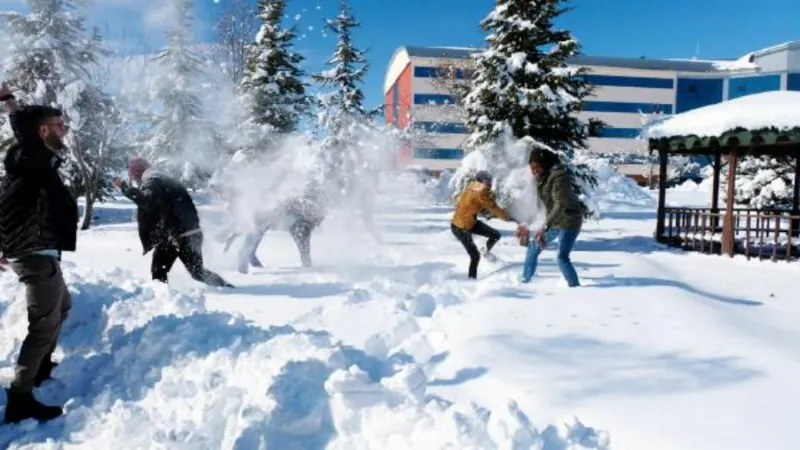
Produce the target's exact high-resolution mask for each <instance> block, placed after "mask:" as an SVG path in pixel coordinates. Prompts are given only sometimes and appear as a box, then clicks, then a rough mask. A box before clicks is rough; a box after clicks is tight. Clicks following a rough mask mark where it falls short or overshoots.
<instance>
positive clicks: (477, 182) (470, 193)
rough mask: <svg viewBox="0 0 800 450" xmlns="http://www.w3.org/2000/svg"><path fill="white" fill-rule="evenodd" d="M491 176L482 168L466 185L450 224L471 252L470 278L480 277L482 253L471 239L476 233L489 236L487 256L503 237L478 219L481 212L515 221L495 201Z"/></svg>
mask: <svg viewBox="0 0 800 450" xmlns="http://www.w3.org/2000/svg"><path fill="white" fill-rule="evenodd" d="M491 186H492V175H491V174H490V173H489V172H487V171H485V170H482V171H480V172H478V173H477V174H475V179H474V180H473V181H471V182H470V183H469V184H467V187H466V188H464V192H462V193H461V196H460V197H459V199H458V203H457V204H456V210H455V212H454V213H453V218H452V220H451V223H450V230H451V231H452V232H453V235H454V236H455V237H456V239H458V241H459V242H461V245H463V246H464V248H465V249H466V250H467V254H468V255H469V271H468V273H467V276H468V277H469V278H477V277H478V263H480V259H481V254H480V252H478V247H477V246H476V245H475V241H474V240H473V239H472V235H474V234H477V235H478V236H483V237H485V238H487V241H486V247H484V249H483V254H484V255H488V253H489V252H490V251H491V250H492V247H494V245H495V244H497V242H498V241H499V240H500V232H499V231H497V230H496V229H494V228H492V227H490V226H489V225H487V224H486V223H484V222H481V221H480V220H478V214H479V213H480V212H482V211H487V212H489V213H490V214H491V215H493V216H495V217H498V218H500V219H503V220H505V221H510V222H516V221H515V220H514V219H512V218H511V216H510V215H509V214H508V213H507V212H506V211H505V210H504V209H503V208H501V207H500V206H498V205H497V203H496V202H495V201H494V199H493V198H492V195H491Z"/></svg>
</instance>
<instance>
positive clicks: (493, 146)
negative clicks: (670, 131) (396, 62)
mask: <svg viewBox="0 0 800 450" xmlns="http://www.w3.org/2000/svg"><path fill="white" fill-rule="evenodd" d="M565 3H567V0H497V6H496V7H495V9H494V10H493V11H492V12H491V13H489V15H488V16H487V17H486V18H485V19H484V20H483V21H482V22H481V27H482V28H483V29H484V30H485V31H486V32H488V33H489V36H488V37H487V38H486V41H487V42H488V44H489V46H488V48H487V49H486V50H485V51H483V52H479V53H477V54H476V56H475V58H476V61H475V70H474V79H473V83H472V86H471V91H470V92H469V94H467V96H466V97H465V99H464V106H465V109H466V112H467V125H468V127H469V128H470V131H471V134H470V136H469V138H468V139H467V142H466V143H465V147H466V148H467V149H468V150H479V151H484V152H485V153H487V155H486V157H487V159H488V160H489V161H490V162H492V163H493V164H497V161H503V160H505V161H506V163H507V164H506V166H508V165H509V164H518V160H524V159H525V155H511V161H509V160H508V159H509V158H508V157H509V155H508V154H507V149H506V148H505V147H506V146H504V145H502V144H501V142H502V140H503V139H504V135H505V134H510V135H511V136H513V137H514V138H516V139H526V140H528V145H526V146H525V147H527V148H528V149H529V150H530V149H532V148H534V147H544V148H548V149H551V150H553V151H555V152H556V153H558V154H559V155H561V157H562V160H563V161H564V162H565V163H567V164H566V165H567V167H568V169H569V170H570V171H571V172H572V174H573V175H574V176H573V185H574V186H573V187H574V188H575V190H576V192H578V193H579V194H583V193H584V192H587V191H589V190H590V189H591V188H592V187H594V186H596V183H597V180H596V177H595V175H594V173H593V172H592V171H591V169H589V168H588V167H586V166H584V165H582V164H570V163H569V162H570V160H571V159H573V156H574V153H575V152H579V151H580V150H582V149H584V148H585V147H586V143H587V138H588V137H589V135H590V133H591V132H594V131H595V130H596V129H597V128H598V127H599V126H601V125H602V124H601V123H600V122H597V121H591V122H590V123H583V122H582V121H581V120H579V119H578V118H577V117H576V113H578V112H579V111H581V110H582V109H583V106H584V99H586V98H587V97H589V96H591V95H592V89H591V87H590V86H589V85H588V84H587V83H586V82H585V81H584V80H583V78H582V75H583V74H584V73H585V69H582V68H570V67H568V66H567V59H568V58H570V57H572V56H574V55H576V54H577V53H578V52H579V50H580V46H579V44H578V42H577V41H576V40H575V39H573V37H572V36H571V34H570V32H569V31H566V30H559V29H556V28H555V27H554V23H553V22H554V21H555V20H556V18H558V17H559V16H561V15H562V14H563V13H564V12H566V11H567V8H565V7H564V6H563V5H564V4H565ZM498 170H499V171H500V172H501V173H499V174H496V176H497V175H500V176H501V177H502V176H503V175H505V173H507V172H508V170H510V169H509V167H502V164H501V167H499V168H498ZM503 172H505V173H503Z"/></svg>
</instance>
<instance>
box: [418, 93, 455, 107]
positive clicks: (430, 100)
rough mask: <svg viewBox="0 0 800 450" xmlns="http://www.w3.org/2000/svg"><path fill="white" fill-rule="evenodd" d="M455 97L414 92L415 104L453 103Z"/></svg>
mask: <svg viewBox="0 0 800 450" xmlns="http://www.w3.org/2000/svg"><path fill="white" fill-rule="evenodd" d="M455 103H456V98H455V97H454V96H452V95H445V94H414V104H415V105H454V104H455Z"/></svg>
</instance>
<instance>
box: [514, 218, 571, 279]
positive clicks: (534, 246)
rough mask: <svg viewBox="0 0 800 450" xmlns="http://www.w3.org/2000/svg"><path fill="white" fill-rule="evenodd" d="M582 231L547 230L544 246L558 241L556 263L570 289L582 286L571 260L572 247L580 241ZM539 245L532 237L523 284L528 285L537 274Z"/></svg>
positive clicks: (526, 258)
mask: <svg viewBox="0 0 800 450" xmlns="http://www.w3.org/2000/svg"><path fill="white" fill-rule="evenodd" d="M579 233H580V230H562V229H559V228H551V229H549V230H547V232H546V233H545V236H544V242H545V244H544V246H545V247H546V246H547V245H548V244H550V243H551V242H553V241H554V240H556V239H558V253H557V254H556V262H557V263H558V269H559V270H560V271H561V274H562V275H564V279H565V280H567V284H569V286H570V287H575V286H580V282H579V281H578V273H577V272H575V267H573V265H572V261H570V259H569V254H570V253H571V252H572V247H573V246H574V245H575V240H576V239H578V234H579ZM540 251H541V249H540V248H539V243H538V242H536V240H535V239H534V238H533V236H531V242H530V244H528V251H527V254H526V255H525V265H524V267H523V268H522V282H523V283H528V282H529V281H531V278H533V275H534V274H535V273H536V265H537V264H538V263H539V252H540Z"/></svg>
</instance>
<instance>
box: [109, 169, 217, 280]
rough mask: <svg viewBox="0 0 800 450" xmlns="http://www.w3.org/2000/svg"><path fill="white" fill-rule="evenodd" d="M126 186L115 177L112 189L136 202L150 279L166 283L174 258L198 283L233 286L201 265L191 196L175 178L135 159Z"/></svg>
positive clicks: (199, 235) (200, 238) (197, 222)
mask: <svg viewBox="0 0 800 450" xmlns="http://www.w3.org/2000/svg"><path fill="white" fill-rule="evenodd" d="M128 175H129V177H130V180H131V181H132V182H134V183H136V184H138V185H139V187H138V188H135V187H132V186H129V185H128V184H127V183H125V182H124V181H122V180H121V179H119V178H117V179H115V180H114V186H116V187H117V188H118V189H119V190H121V191H122V193H123V194H125V196H126V197H128V198H129V199H131V201H133V202H134V203H136V207H137V221H138V223H139V238H140V239H141V241H142V247H143V249H144V253H145V254H147V253H148V252H149V251H150V250H153V262H152V266H151V273H152V276H153V280H157V281H161V282H164V283H167V274H168V273H169V271H170V270H171V269H172V266H173V265H174V264H175V261H176V260H177V259H180V260H181V262H183V265H184V266H185V267H186V270H187V271H188V272H189V274H190V275H191V276H192V278H194V279H195V280H197V281H200V282H202V283H205V284H207V285H210V286H216V287H233V285H231V284H230V283H228V282H227V281H225V280H224V279H222V277H220V276H219V275H217V274H216V273H214V272H212V271H210V270H208V269H206V268H205V267H204V265H203V231H202V229H201V228H200V217H199V215H198V213H197V208H196V207H195V205H194V201H193V200H192V197H191V196H190V195H189V192H188V191H187V190H186V188H185V187H184V186H183V185H182V184H181V183H180V182H179V181H178V180H176V179H174V178H172V177H170V176H168V175H166V174H163V173H159V172H156V171H154V170H152V169H151V168H150V165H149V164H148V163H147V161H144V160H142V159H135V160H133V161H131V164H130V166H129V168H128Z"/></svg>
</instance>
